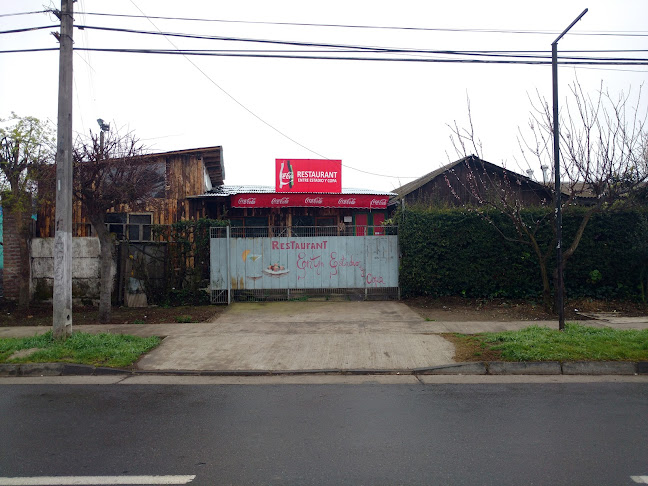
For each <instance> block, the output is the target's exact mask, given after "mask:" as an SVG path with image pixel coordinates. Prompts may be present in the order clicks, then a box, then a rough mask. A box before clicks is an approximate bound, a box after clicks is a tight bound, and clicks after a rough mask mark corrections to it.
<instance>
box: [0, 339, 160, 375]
mask: <svg viewBox="0 0 648 486" xmlns="http://www.w3.org/2000/svg"><path fill="white" fill-rule="evenodd" d="M158 344H160V338H159V337H157V336H153V337H146V338H142V337H137V336H128V335H121V334H107V333H103V334H88V333H85V332H74V333H72V336H70V337H69V338H68V339H67V340H65V341H57V340H55V339H54V337H53V335H52V331H48V332H46V333H45V334H41V335H38V336H33V337H28V338H7V339H0V363H79V364H87V365H93V366H108V367H111V368H127V367H129V366H131V365H132V364H133V363H134V362H135V361H137V359H138V358H139V357H140V356H141V355H142V354H144V353H147V352H148V351H150V350H151V349H153V348H155V347H156V346H157V345H158ZM24 349H36V351H34V352H33V353H31V354H30V355H29V356H25V357H22V358H14V359H10V356H11V355H13V354H14V353H15V352H16V351H20V350H24Z"/></svg>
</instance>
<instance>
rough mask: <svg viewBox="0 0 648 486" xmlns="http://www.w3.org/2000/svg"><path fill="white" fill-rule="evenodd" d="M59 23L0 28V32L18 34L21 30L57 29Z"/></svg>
mask: <svg viewBox="0 0 648 486" xmlns="http://www.w3.org/2000/svg"><path fill="white" fill-rule="evenodd" d="M59 27H61V26H60V25H56V24H54V25H43V26H40V27H25V28H23V29H12V30H0V34H19V33H21V32H32V31H34V30H43V29H58V28H59Z"/></svg>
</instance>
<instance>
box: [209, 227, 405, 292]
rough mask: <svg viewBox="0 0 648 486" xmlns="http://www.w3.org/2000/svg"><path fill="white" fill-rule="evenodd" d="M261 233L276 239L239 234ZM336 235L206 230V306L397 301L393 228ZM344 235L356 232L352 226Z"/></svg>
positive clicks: (318, 229)
mask: <svg viewBox="0 0 648 486" xmlns="http://www.w3.org/2000/svg"><path fill="white" fill-rule="evenodd" d="M264 232H265V234H266V235H267V234H268V233H269V234H274V235H279V236H253V237H250V236H247V237H245V236H243V235H259V234H263V233H264ZM339 232H340V230H339V228H337V227H331V228H328V227H324V228H323V227H314V228H303V227H301V228H299V229H296V228H293V230H292V235H294V234H295V233H297V234H300V235H306V234H310V235H312V236H292V235H290V236H289V235H288V230H287V229H286V228H278V229H275V230H274V231H273V229H268V228H245V229H243V228H230V227H226V228H211V231H210V236H211V239H210V251H211V254H210V264H211V268H210V277H211V297H212V302H214V303H229V302H231V301H232V300H266V299H268V300H286V299H297V298H300V297H306V296H314V295H321V294H323V295H330V294H346V295H350V296H353V297H355V298H357V299H376V300H385V299H398V298H399V288H398V263H399V258H398V236H397V235H396V229H395V228H391V227H376V228H375V229H374V228H371V227H369V228H366V227H363V228H361V230H360V232H361V234H363V236H337V235H338V234H339ZM345 232H347V233H348V232H350V233H351V234H354V233H356V231H355V230H354V229H353V228H345ZM232 233H234V235H233V234H232ZM327 233H328V234H331V235H333V236H326V234H327ZM367 233H368V234H367ZM239 235H241V236H239Z"/></svg>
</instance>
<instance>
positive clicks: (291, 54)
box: [0, 47, 648, 66]
mask: <svg viewBox="0 0 648 486" xmlns="http://www.w3.org/2000/svg"><path fill="white" fill-rule="evenodd" d="M75 50H76V51H90V52H114V53H125V54H160V55H181V56H185V57H186V56H203V57H240V58H267V59H302V60H329V61H376V62H410V63H448V64H523V65H538V66H542V65H549V64H551V60H550V59H549V58H541V59H524V58H522V59H452V58H424V57H406V58H403V57H362V56H326V55H322V54H319V55H295V51H285V52H287V53H286V54H283V53H282V54H278V53H277V52H282V51H272V50H271V51H258V50H250V51H244V50H235V51H226V50H225V51H222V50H181V49H174V50H169V49H124V48H86V47H78V48H75ZM44 51H58V48H34V49H12V50H2V51H0V54H12V53H27V52H44ZM299 52H309V51H299ZM318 52H322V51H318ZM348 52H358V51H348ZM360 52H362V53H363V54H367V51H360ZM369 53H371V52H369ZM376 53H377V54H378V53H381V51H378V52H376ZM510 57H515V56H510ZM559 64H560V65H561V66H645V65H648V59H642V58H594V57H592V58H586V57H583V58H563V57H561V58H560V59H559Z"/></svg>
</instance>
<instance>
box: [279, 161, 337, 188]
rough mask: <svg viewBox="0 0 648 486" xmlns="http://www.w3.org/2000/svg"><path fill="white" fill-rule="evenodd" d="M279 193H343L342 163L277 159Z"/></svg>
mask: <svg viewBox="0 0 648 486" xmlns="http://www.w3.org/2000/svg"><path fill="white" fill-rule="evenodd" d="M275 164H276V182H275V190H276V191H277V192H341V191H342V161H341V160H320V159H276V160H275Z"/></svg>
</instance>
